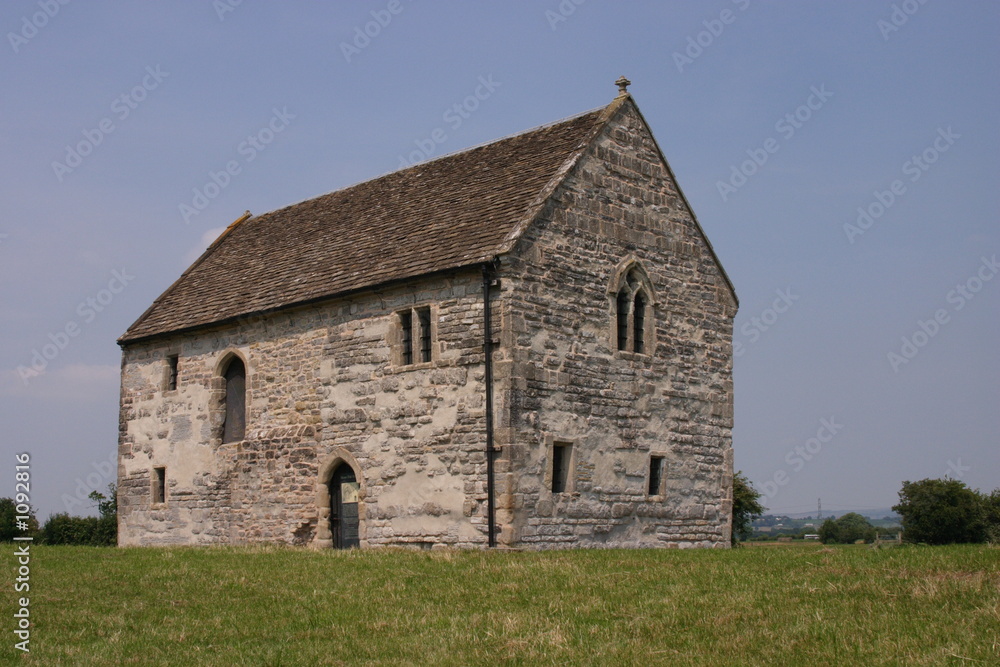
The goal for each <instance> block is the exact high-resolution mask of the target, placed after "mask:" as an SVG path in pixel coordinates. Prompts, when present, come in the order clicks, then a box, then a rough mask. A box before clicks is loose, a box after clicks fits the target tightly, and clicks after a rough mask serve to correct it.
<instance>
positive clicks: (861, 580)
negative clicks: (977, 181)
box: [0, 543, 1000, 666]
mask: <svg viewBox="0 0 1000 667" xmlns="http://www.w3.org/2000/svg"><path fill="white" fill-rule="evenodd" d="M13 551H14V548H13V546H12V545H3V553H4V554H5V555H4V558H5V559H6V563H5V564H4V566H3V573H4V575H3V577H4V580H3V591H4V594H3V603H4V613H3V614H2V616H3V619H5V620H3V621H2V623H3V624H5V627H3V628H2V630H3V633H2V636H3V637H4V638H5V639H4V641H3V646H2V648H0V661H3V662H4V663H6V664H25V665H63V664H65V665H118V664H122V665H339V664H405V665H487V664H522V665H535V664H583V665H632V664H634V665H649V664H658V665H668V664H669V665H734V666H735V665H741V666H742V665H844V664H848V665H853V664H858V665H860V664H864V665H882V664H886V665H890V664H891V665H951V664H955V665H959V664H961V665H976V664H983V665H987V664H988V665H997V664H1000V548H991V547H983V546H977V547H971V546H970V547H902V548H894V549H883V550H879V551H874V550H872V549H869V548H864V547H853V546H851V547H836V548H824V547H823V546H822V545H819V544H815V543H813V544H796V545H794V546H791V547H788V546H784V545H780V546H770V547H758V546H751V547H748V548H744V549H738V550H733V551H721V550H720V551H676V550H669V551H668V550H656V551H597V550H595V551H563V552H544V553H483V552H411V551H382V550H379V551H352V552H336V551H322V552H318V551H306V550H300V549H291V548H287V549H283V548H252V547H249V548H178V549H159V548H157V549H152V548H151V549H110V548H108V549H100V548H83V547H48V548H45V547H39V546H34V547H32V562H31V567H32V570H31V592H30V598H31V606H30V611H31V619H32V621H33V625H32V628H31V630H32V637H31V653H30V655H27V656H22V655H19V654H20V652H19V651H16V650H15V649H14V648H13V644H14V641H16V638H15V637H14V635H13V633H12V630H13V629H14V627H15V626H14V619H13V618H12V611H11V610H13V609H14V600H15V594H14V592H13V585H14V581H13V578H14V576H15V575H14V574H13V573H14V571H15V569H16V562H15V558H14V556H13ZM18 658H20V659H18ZM15 661H16V662H15Z"/></svg>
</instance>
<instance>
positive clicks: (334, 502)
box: [330, 465, 360, 549]
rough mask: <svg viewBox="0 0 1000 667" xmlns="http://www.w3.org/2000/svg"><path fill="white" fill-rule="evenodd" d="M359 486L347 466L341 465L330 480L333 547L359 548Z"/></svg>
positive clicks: (352, 472) (349, 467)
mask: <svg viewBox="0 0 1000 667" xmlns="http://www.w3.org/2000/svg"><path fill="white" fill-rule="evenodd" d="M359 488H360V485H359V484H358V481H357V478H356V477H355V476H354V471H353V470H351V466H349V465H341V466H340V467H338V468H337V469H336V470H334V471H333V476H332V477H331V478H330V530H331V532H332V533H333V546H334V547H336V548H337V549H350V548H351V547H356V546H360V535H359V531H358V527H359V523H360V522H359V517H358V490H359Z"/></svg>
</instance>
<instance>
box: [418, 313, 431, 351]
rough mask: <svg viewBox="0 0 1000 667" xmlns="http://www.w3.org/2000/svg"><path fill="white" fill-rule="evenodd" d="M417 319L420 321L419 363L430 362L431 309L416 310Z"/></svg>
mask: <svg viewBox="0 0 1000 667" xmlns="http://www.w3.org/2000/svg"><path fill="white" fill-rule="evenodd" d="M417 319H418V320H419V321H420V361H421V362H424V363H426V362H428V361H430V360H431V309H430V308H417Z"/></svg>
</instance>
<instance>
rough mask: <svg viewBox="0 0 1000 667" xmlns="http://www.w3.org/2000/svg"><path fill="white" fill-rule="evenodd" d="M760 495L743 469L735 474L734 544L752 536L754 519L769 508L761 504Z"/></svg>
mask: <svg viewBox="0 0 1000 667" xmlns="http://www.w3.org/2000/svg"><path fill="white" fill-rule="evenodd" d="M760 496H761V493H760V491H758V490H757V489H755V488H753V483H752V482H751V481H750V480H749V479H747V478H746V475H744V474H743V471H742V470H740V471H738V472H737V473H736V474H735V475H733V534H732V544H733V546H736V544H737V543H738V542H739V541H740V540H746V539H748V538H749V537H750V535H751V533H753V528H752V524H753V521H754V519H756V518H757V517H759V516H760V515H761V514H763V513H764V510H765V509H767V508H766V507H764V506H763V505H761V504H760Z"/></svg>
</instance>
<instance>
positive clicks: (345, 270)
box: [118, 78, 737, 548]
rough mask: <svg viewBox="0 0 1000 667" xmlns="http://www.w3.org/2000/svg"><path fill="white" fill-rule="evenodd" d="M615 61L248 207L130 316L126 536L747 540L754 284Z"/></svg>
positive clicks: (321, 543) (477, 542)
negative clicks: (610, 79) (524, 102)
mask: <svg viewBox="0 0 1000 667" xmlns="http://www.w3.org/2000/svg"><path fill="white" fill-rule="evenodd" d="M618 84H619V89H620V92H619V94H618V96H617V97H616V98H615V99H614V100H613V101H612V102H611V104H609V105H608V106H607V107H604V108H600V109H597V110H594V111H590V112H588V113H584V114H582V115H579V116H576V117H573V118H570V119H568V120H563V121H560V122H558V123H555V124H552V125H547V126H544V127H540V128H537V129H533V130H529V131H527V132H524V133H522V134H518V135H515V136H512V137H508V138H505V139H500V140H498V141H495V142H493V143H490V144H488V145H484V146H480V147H476V148H472V149H469V150H465V151H462V152H459V153H455V154H452V155H449V156H444V157H441V158H438V159H436V160H432V161H429V162H426V163H423V164H419V165H417V166H413V167H410V168H408V169H404V170H402V171H398V172H395V173H392V174H388V175H386V176H382V177H380V178H376V179H374V180H371V181H368V182H365V183H361V184H359V185H355V186H352V187H349V188H346V189H344V190H339V191H337V192H333V193H330V194H326V195H323V196H321V197H317V198H315V199H310V200H308V201H305V202H301V203H298V204H294V205H292V206H289V207H287V208H283V209H280V210H277V211H273V212H271V213H266V214H264V215H260V216H251V215H250V214H249V213H247V215H245V216H244V217H242V218H240V219H239V220H237V221H236V222H234V223H233V224H232V225H230V226H229V228H228V229H227V230H226V231H225V232H224V233H223V234H222V235H221V236H220V237H219V238H218V239H217V240H216V241H215V242H214V243H213V244H212V245H211V246H210V247H209V248H208V250H206V251H205V253H204V254H203V255H202V256H201V257H200V258H199V259H198V260H197V261H196V262H195V263H194V264H193V265H192V266H191V267H190V268H188V269H187V270H186V271H185V272H184V273H183V274H182V275H181V277H180V278H179V279H178V280H177V281H176V282H175V283H174V284H173V285H171V286H170V287H169V288H168V289H167V290H166V291H165V292H164V293H163V294H162V295H161V296H160V297H159V298H157V299H156V300H155V301H154V302H153V304H152V305H151V306H150V308H149V309H148V310H147V311H146V312H145V313H143V314H142V316H141V317H139V319H138V320H137V321H136V322H135V323H134V324H133V325H132V326H131V327H130V328H129V329H128V331H127V332H126V333H125V334H124V335H123V336H122V337H121V339H120V340H119V344H120V345H121V347H122V355H123V359H122V381H121V414H120V438H119V466H118V483H119V487H118V489H119V490H118V503H119V506H118V517H119V541H120V544H122V545H135V544H143V545H152V544H209V543H250V542H281V543H290V544H302V545H312V546H316V547H349V546H356V545H359V546H361V547H366V546H379V545H410V546H413V547H420V548H431V547H444V546H449V547H484V546H487V545H494V544H495V545H497V546H501V547H520V548H554V547H597V546H601V547H604V546H607V547H664V546H667V547H688V546H704V547H708V546H713V547H722V546H728V544H729V537H730V530H731V519H732V516H731V515H732V477H733V456H732V439H731V428H732V423H733V381H732V359H733V355H732V323H733V317H734V315H735V313H736V308H737V300H736V296H735V293H734V291H733V287H732V284H731V283H730V281H729V279H728V278H727V276H726V274H725V272H724V270H723V269H722V266H721V265H720V263H719V260H718V258H717V257H716V255H715V253H714V252H713V250H712V246H711V245H710V244H709V242H708V240H707V239H706V238H705V234H704V232H703V231H702V229H701V227H700V226H699V224H698V222H697V220H696V219H695V217H694V214H693V212H692V211H691V208H690V206H689V205H688V203H687V201H686V200H685V198H684V195H683V194H682V193H681V191H680V189H679V187H678V186H677V183H676V180H675V179H674V176H673V174H672V173H671V170H670V167H669V166H668V165H667V163H666V161H665V159H664V157H663V155H662V153H661V151H660V149H659V147H658V146H657V144H656V141H655V140H654V139H653V135H652V133H651V132H650V129H649V127H648V125H647V124H646V121H645V120H644V118H643V116H642V114H641V113H640V112H639V109H638V107H637V106H636V104H635V102H634V100H633V99H632V97H631V95H630V94H629V93H628V92H627V89H626V86H627V85H628V81H627V80H625V79H624V78H623V79H620V80H619V82H618ZM491 517H492V520H491Z"/></svg>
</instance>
